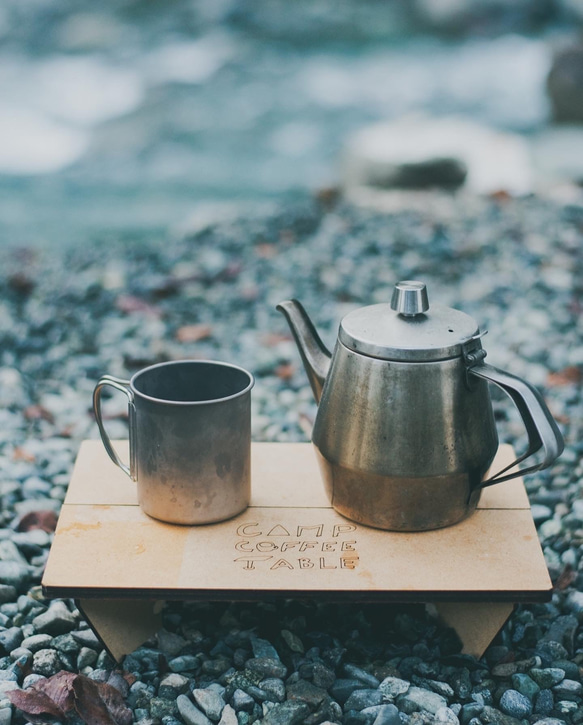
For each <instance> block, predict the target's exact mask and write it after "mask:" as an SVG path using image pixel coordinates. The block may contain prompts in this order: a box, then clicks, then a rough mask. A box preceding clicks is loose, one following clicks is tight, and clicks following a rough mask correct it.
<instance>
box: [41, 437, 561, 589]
mask: <svg viewBox="0 0 583 725" xmlns="http://www.w3.org/2000/svg"><path fill="white" fill-rule="evenodd" d="M116 446H117V447H118V448H119V450H120V453H121V455H122V457H123V455H124V454H125V453H126V452H127V442H124V441H120V442H117V443H116ZM513 458H514V454H513V451H512V448H511V447H510V446H501V447H500V450H499V451H498V454H497V456H496V460H495V461H494V463H493V469H494V470H496V467H502V466H503V465H506V464H507V463H509V462H511V461H512V460H513ZM42 583H43V588H44V591H45V593H46V595H47V596H54V597H57V596H58V597H96V598H126V599H140V598H147V599H155V598H165V599H181V598H200V599H203V598H206V599H215V600H219V599H243V600H245V599H247V600H251V599H259V598H269V597H272V596H274V597H275V596H288V597H299V596H309V597H322V598H328V599H334V600H342V599H348V600H355V601H410V602H416V601H419V602H427V601H440V600H442V601H513V602H515V601H546V600H548V599H549V598H550V595H551V581H550V579H549V575H548V571H547V568H546V565H545V561H544V557H543V555H542V551H541V548H540V544H539V541H538V537H537V533H536V529H535V527H534V523H533V520H532V516H531V513H530V506H529V502H528V497H527V495H526V492H525V490H524V485H523V483H522V480H521V479H520V478H517V479H514V480H512V481H508V482H505V483H501V484H498V485H496V486H492V487H490V488H486V489H485V490H484V492H483V494H482V497H481V500H480V502H479V504H478V508H477V510H476V511H475V512H474V513H473V514H472V515H471V516H470V517H469V518H467V519H466V520H465V521H462V522H461V523H459V524H456V525H455V526H450V527H448V528H446V529H440V530H437V531H426V532H420V533H419V532H417V533H401V532H389V531H380V530H377V529H372V528H369V527H367V526H363V525H361V524H356V523H354V522H352V521H349V520H348V519H346V518H344V517H343V516H341V515H340V514H338V513H337V512H336V511H335V510H334V509H333V508H332V507H331V505H330V503H329V501H328V499H327V497H326V495H325V492H324V487H323V484H322V481H321V478H320V473H319V470H318V466H317V462H316V458H315V455H314V451H313V449H312V446H311V445H310V444H309V443H253V444H252V500H251V505H250V506H249V508H248V509H247V510H246V511H244V512H243V513H242V514H240V515H239V516H237V517H235V518H234V519H231V520H229V521H224V522H221V523H219V524H212V525H206V526H178V525H173V524H166V523H162V522H160V521H156V520H155V519H152V518H150V517H149V516H147V515H146V514H144V513H143V512H142V511H141V509H140V507H139V505H138V500H137V493H136V484H134V483H133V482H132V481H130V479H129V478H127V476H125V474H124V473H123V472H122V471H121V470H120V469H118V468H117V467H116V466H114V464H113V463H112V462H111V461H110V459H109V458H108V456H107V454H106V452H105V450H104V449H103V447H102V445H101V442H100V441H93V440H92V441H85V442H84V443H83V444H82V446H81V449H80V451H79V455H78V458H77V462H76V465H75V469H74V472H73V476H72V479H71V483H70V486H69V490H68V493H67V497H66V499H65V502H64V504H63V508H62V511H61V515H60V517H59V523H58V526H57V531H56V535H55V540H54V542H53V546H52V548H51V552H50V556H49V560H48V563H47V567H46V570H45V574H44V577H43V582H42Z"/></svg>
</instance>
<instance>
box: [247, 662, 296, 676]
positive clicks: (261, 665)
mask: <svg viewBox="0 0 583 725" xmlns="http://www.w3.org/2000/svg"><path fill="white" fill-rule="evenodd" d="M246 667H247V669H248V670H250V671H251V672H253V673H254V674H256V675H260V676H261V677H262V678H266V677H279V678H280V679H281V678H284V677H285V676H286V675H287V667H286V666H285V665H284V664H282V662H281V661H280V660H279V659H274V658H272V657H253V658H252V659H250V660H247V664H246Z"/></svg>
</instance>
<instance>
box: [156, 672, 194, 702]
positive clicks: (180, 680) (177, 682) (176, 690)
mask: <svg viewBox="0 0 583 725" xmlns="http://www.w3.org/2000/svg"><path fill="white" fill-rule="evenodd" d="M188 682H189V680H188V677H184V675H180V674H178V673H177V672H171V673H170V674H168V675H164V677H163V678H162V680H161V681H160V685H159V687H158V694H159V695H160V697H167V698H168V699H172V698H174V699H176V698H177V697H178V695H181V694H183V693H185V692H186V690H187V689H188Z"/></svg>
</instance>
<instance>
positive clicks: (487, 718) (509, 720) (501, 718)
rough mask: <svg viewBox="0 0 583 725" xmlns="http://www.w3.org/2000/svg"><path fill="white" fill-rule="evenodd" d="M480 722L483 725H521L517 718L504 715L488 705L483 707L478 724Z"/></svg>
mask: <svg viewBox="0 0 583 725" xmlns="http://www.w3.org/2000/svg"><path fill="white" fill-rule="evenodd" d="M480 721H481V722H482V723H485V725H489V723H493V724H494V725H521V721H520V720H518V719H517V718H515V717H512V715H506V713H504V712H500V710H497V709H496V708H495V707H491V706H490V705H484V709H483V710H482V712H481V714H480V717H479V720H478V722H480ZM471 722H472V721H471V720H470V723H471ZM468 725H470V724H468Z"/></svg>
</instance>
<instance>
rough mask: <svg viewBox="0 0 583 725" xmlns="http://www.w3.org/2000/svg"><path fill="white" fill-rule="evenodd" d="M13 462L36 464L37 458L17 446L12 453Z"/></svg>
mask: <svg viewBox="0 0 583 725" xmlns="http://www.w3.org/2000/svg"><path fill="white" fill-rule="evenodd" d="M12 460H13V461H26V463H34V462H35V461H36V457H35V456H34V455H33V454H32V453H29V452H28V451H25V450H24V448H20V446H17V447H16V448H15V449H14V452H13V453H12Z"/></svg>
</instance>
